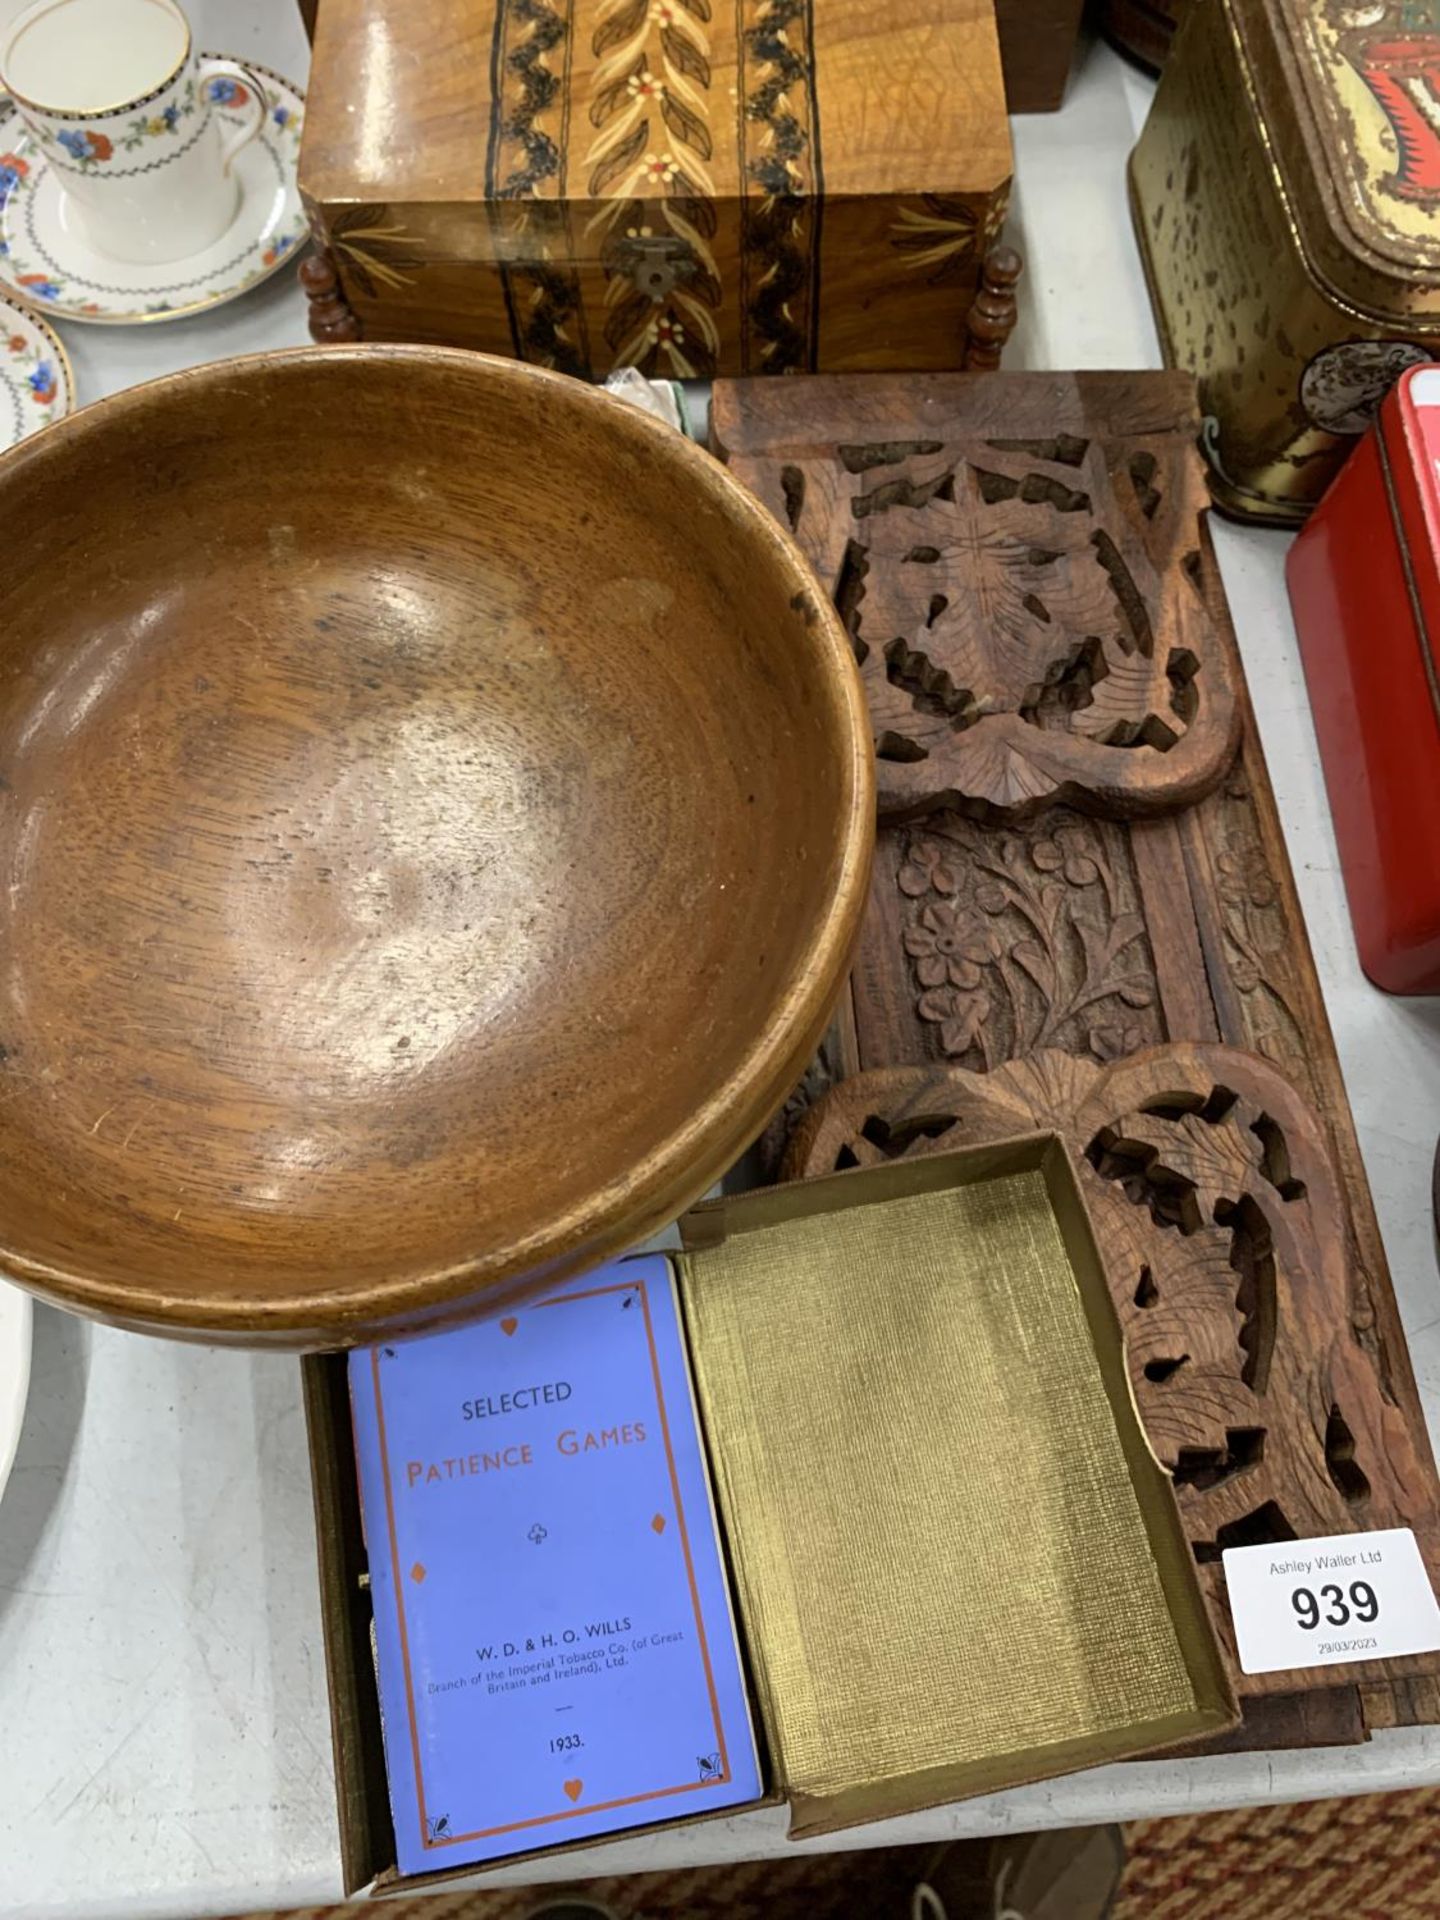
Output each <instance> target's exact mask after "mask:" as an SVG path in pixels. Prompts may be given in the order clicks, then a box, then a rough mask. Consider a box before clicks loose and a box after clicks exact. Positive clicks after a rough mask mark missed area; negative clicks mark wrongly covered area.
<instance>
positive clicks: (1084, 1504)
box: [680, 1135, 1236, 1835]
mask: <svg viewBox="0 0 1440 1920" xmlns="http://www.w3.org/2000/svg"><path fill="white" fill-rule="evenodd" d="M681 1231H682V1235H683V1237H684V1240H685V1242H686V1245H687V1248H688V1251H687V1253H686V1254H685V1255H683V1256H682V1257H681V1262H680V1267H681V1291H682V1295H683V1297H684V1299H685V1302H686V1310H687V1313H688V1315H689V1317H690V1325H691V1345H692V1352H693V1359H694V1365H695V1370H696V1379H697V1391H698V1394H699V1398H700V1404H701V1410H702V1415H703V1418H704V1420H705V1424H706V1429H707V1434H708V1438H709V1443H710V1452H711V1465H712V1470H713V1472H714V1474H715V1477H716V1483H717V1487H716V1490H717V1497H718V1500H719V1503H720V1508H721V1512H722V1515H723V1518H724V1524H725V1530H726V1534H727V1537H728V1540H729V1545H730V1551H731V1555H732V1560H733V1564H734V1569H735V1577H736V1583H737V1588H738V1599H739V1605H740V1611H741V1615H742V1619H743V1622H744V1627H745V1635H746V1639H747V1642H748V1645H749V1649H750V1654H751V1659H752V1661H753V1663H754V1668H755V1678H756V1686H757V1690H758V1692H759V1696H760V1704H761V1710H762V1714H763V1716H764V1719H765V1721H766V1724H767V1727H768V1730H769V1734H770V1740H771V1746H772V1751H773V1753H774V1756H775V1760H776V1767H777V1772H778V1774H779V1776H780V1785H781V1786H782V1787H783V1789H784V1790H785V1792H786V1793H787V1795H788V1797H789V1800H790V1803H791V1809H792V1831H793V1832H794V1833H795V1834H797V1835H800V1834H807V1833H822V1832H827V1831H831V1830H833V1829H836V1828H839V1827H845V1826H852V1825H855V1824H857V1823H858V1822H861V1821H866V1820H878V1819H884V1818H887V1817H889V1816H891V1815H894V1814H899V1813H905V1812H910V1811H913V1810H915V1809H917V1808H921V1807H926V1806H934V1805H938V1804H940V1803H942V1802H944V1801H948V1800H954V1799H959V1798H962V1797H963V1796H964V1795H966V1794H972V1793H983V1792H989V1791H994V1790H996V1789H998V1788H1001V1787H1006V1786H1014V1785H1017V1784H1019V1783H1020V1782H1022V1781H1025V1780H1035V1779H1041V1778H1044V1777H1046V1776H1048V1775H1051V1774H1057V1773H1064V1772H1068V1771H1070V1770H1073V1769H1074V1768H1076V1767H1082V1766H1089V1765H1093V1764H1095V1763H1096V1762H1098V1761H1102V1760H1117V1759H1122V1758H1126V1757H1129V1756H1134V1755H1136V1754H1139V1753H1143V1752H1150V1751H1154V1750H1155V1749H1156V1748H1159V1747H1164V1746H1168V1745H1171V1744H1174V1743H1177V1742H1180V1741H1184V1740H1193V1739H1198V1738H1200V1737H1202V1736H1203V1735H1204V1734H1206V1733H1209V1732H1215V1731H1219V1730H1220V1729H1222V1728H1223V1727H1225V1726H1227V1725H1231V1724H1233V1723H1234V1720H1235V1718H1236V1710H1235V1703H1234V1700H1233V1697H1232V1696H1231V1693H1230V1688H1229V1685H1228V1682H1227V1680H1226V1678H1225V1674H1224V1670H1223V1667H1222V1664H1221V1661H1220V1656H1219V1653H1218V1650H1217V1648H1216V1645H1215V1642H1214V1639H1213V1637H1212V1633H1211V1629H1210V1625H1209V1621H1208V1619H1207V1616H1206V1612H1205V1606H1204V1602H1203V1600H1202V1598H1201V1595H1200V1590H1199V1586H1198V1583H1197V1581H1196V1577H1195V1571H1194V1567H1193V1564H1192V1562H1191V1558H1190V1552H1189V1548H1188V1546H1187V1544H1186V1541H1185V1538H1184V1535H1183V1533H1182V1531H1181V1528H1180V1524H1179V1520H1178V1516H1177V1514H1176V1510H1175V1505H1174V1498H1173V1494H1172V1492H1171V1489H1170V1483H1169V1478H1168V1476H1167V1475H1166V1474H1165V1473H1164V1471H1163V1470H1162V1469H1161V1468H1160V1467H1159V1466H1158V1465H1157V1463H1156V1462H1155V1460H1154V1458H1153V1457H1152V1456H1151V1454H1150V1452H1149V1450H1148V1447H1147V1445H1146V1442H1145V1439H1144V1435H1143V1433H1142V1431H1141V1428H1140V1424H1139V1420H1138V1417H1137V1415H1136V1412H1135V1409H1134V1405H1133V1402H1132V1401H1131V1398H1130V1389H1129V1383H1128V1379H1127V1376H1126V1371H1125V1363H1124V1355H1123V1351H1122V1346H1121V1339H1120V1333H1119V1328H1118V1323H1117V1321H1116V1318H1115V1313H1114V1308H1113V1305H1112V1303H1111V1299H1110V1294H1109V1290H1108V1287H1107V1285H1106V1280H1105V1275H1104V1271H1103V1268H1102V1266H1101V1263H1100V1257H1099V1254H1098V1252H1097V1250H1096V1246H1095V1241H1094V1238H1093V1234H1092V1231H1091V1228H1090V1223H1089V1218H1088V1216H1087V1214H1086V1212H1085V1208H1084V1204H1083V1201H1082V1199H1081V1196H1080V1190H1079V1187H1078V1184H1077V1182H1076V1179H1075V1174H1074V1169H1073V1168H1072V1166H1071V1163H1070V1161H1069V1158H1068V1156H1067V1154H1066V1150H1065V1148H1064V1146H1063V1144H1062V1143H1061V1142H1060V1140H1059V1139H1058V1137H1056V1136H1054V1135H1035V1136H1030V1137H1028V1138H1025V1139H1021V1140H1015V1141H1010V1142H1006V1143H1002V1144H998V1145H996V1146H994V1147H985V1148H971V1149H969V1150H967V1151H965V1152H962V1153H959V1154H943V1155H937V1156H934V1157H927V1158H922V1159H915V1160H896V1161H893V1162H891V1163H890V1164H888V1165H885V1166H882V1167H877V1168H875V1169H872V1170H870V1171H868V1172H865V1173H850V1174H839V1175H836V1176H834V1177H832V1178H828V1179H823V1180H815V1181H807V1182H803V1183H798V1184H796V1185H793V1186H788V1187H780V1188H776V1189H773V1190H771V1191H769V1192H763V1193H757V1194H752V1195H746V1196H744V1197H742V1198H739V1199H736V1200H731V1201H720V1202H717V1203H714V1204H713V1205H711V1206H707V1207H701V1208H698V1209H696V1210H695V1211H694V1212H692V1213H691V1214H689V1215H688V1216H687V1217H686V1219H685V1220H684V1221H683V1222H682V1225H681Z"/></svg>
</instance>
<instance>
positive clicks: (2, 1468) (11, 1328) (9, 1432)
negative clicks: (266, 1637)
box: [0, 1278, 35, 1499]
mask: <svg viewBox="0 0 1440 1920" xmlns="http://www.w3.org/2000/svg"><path fill="white" fill-rule="evenodd" d="M34 1312H35V1309H34V1302H33V1301H32V1300H31V1298H30V1296H29V1294H28V1293H22V1292H21V1290H20V1288H19V1287H16V1286H12V1285H11V1284H10V1282H9V1281H8V1280H4V1279H3V1278H0V1499H3V1498H4V1494H5V1482H6V1481H7V1480H8V1479H9V1478H10V1469H11V1467H12V1466H14V1464H15V1453H16V1450H17V1448H18V1447H19V1445H20V1429H21V1427H22V1426H23V1425H24V1423H25V1402H26V1400H27V1398H28V1397H29V1393H30V1350H31V1336H32V1330H33V1326H34Z"/></svg>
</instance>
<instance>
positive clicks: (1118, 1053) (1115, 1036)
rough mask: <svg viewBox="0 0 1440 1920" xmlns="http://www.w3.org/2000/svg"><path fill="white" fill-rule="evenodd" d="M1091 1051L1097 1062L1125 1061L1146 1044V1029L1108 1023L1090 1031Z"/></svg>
mask: <svg viewBox="0 0 1440 1920" xmlns="http://www.w3.org/2000/svg"><path fill="white" fill-rule="evenodd" d="M1089 1038H1090V1051H1091V1052H1092V1053H1093V1054H1094V1056H1095V1058H1096V1059H1097V1060H1123V1059H1124V1058H1125V1056H1126V1054H1130V1053H1136V1052H1138V1051H1139V1049H1140V1048H1141V1047H1143V1046H1144V1044H1145V1029H1144V1028H1143V1027H1141V1026H1137V1025H1135V1024H1133V1023H1129V1024H1126V1025H1123V1026H1122V1025H1120V1024H1119V1023H1113V1024H1112V1023H1110V1022H1108V1021H1107V1022H1106V1023H1105V1024H1104V1025H1103V1026H1098V1027H1092V1028H1091V1029H1090V1035H1089Z"/></svg>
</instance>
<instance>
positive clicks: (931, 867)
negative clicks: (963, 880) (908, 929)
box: [899, 840, 1005, 913]
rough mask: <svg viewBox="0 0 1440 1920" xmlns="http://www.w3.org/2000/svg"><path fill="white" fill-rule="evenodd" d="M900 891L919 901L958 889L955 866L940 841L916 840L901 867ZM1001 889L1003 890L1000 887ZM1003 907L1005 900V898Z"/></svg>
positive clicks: (991, 911) (992, 910) (911, 844)
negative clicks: (928, 894)
mask: <svg viewBox="0 0 1440 1920" xmlns="http://www.w3.org/2000/svg"><path fill="white" fill-rule="evenodd" d="M899 884H900V891H901V892H902V893H903V894H905V895H906V897H907V898H908V899H911V900H918V899H919V898H920V897H921V895H922V894H926V893H930V892H932V891H933V892H935V893H954V891H955V888H956V884H957V882H956V879H955V869H954V867H953V866H952V865H951V862H950V857H949V855H948V854H947V853H946V851H945V848H944V847H943V846H942V845H941V843H940V842H939V841H938V840H912V841H911V842H910V847H909V850H908V853H907V855H906V860H905V864H904V866H903V867H901V869H900V876H899ZM996 891H997V892H998V891H999V889H998V888H997V889H996ZM1000 904H1001V906H1003V905H1004V904H1005V903H1004V899H1003V897H1002V899H1001V903H1000ZM985 911H986V912H987V913H997V912H998V911H999V908H998V907H987V908H986V909H985Z"/></svg>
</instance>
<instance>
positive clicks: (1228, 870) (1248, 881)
mask: <svg viewBox="0 0 1440 1920" xmlns="http://www.w3.org/2000/svg"><path fill="white" fill-rule="evenodd" d="M1215 868H1216V871H1217V873H1218V874H1219V876H1220V877H1219V880H1218V881H1217V883H1216V884H1217V886H1218V887H1219V891H1220V898H1221V899H1222V900H1224V901H1225V902H1227V904H1228V905H1230V906H1232V907H1243V906H1246V905H1249V906H1252V907H1273V906H1274V904H1275V901H1276V899H1277V898H1278V894H1277V891H1276V887H1275V882H1274V880H1273V878H1272V877H1271V874H1270V869H1269V868H1268V867H1267V866H1266V864H1265V858H1264V855H1263V854H1262V853H1261V852H1260V849H1259V848H1258V847H1250V848H1247V849H1246V850H1245V851H1244V852H1240V853H1222V854H1221V855H1220V858H1219V859H1218V860H1217V861H1216V862H1215Z"/></svg>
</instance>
